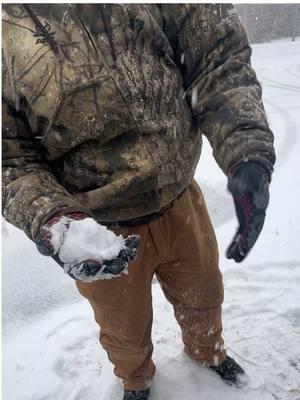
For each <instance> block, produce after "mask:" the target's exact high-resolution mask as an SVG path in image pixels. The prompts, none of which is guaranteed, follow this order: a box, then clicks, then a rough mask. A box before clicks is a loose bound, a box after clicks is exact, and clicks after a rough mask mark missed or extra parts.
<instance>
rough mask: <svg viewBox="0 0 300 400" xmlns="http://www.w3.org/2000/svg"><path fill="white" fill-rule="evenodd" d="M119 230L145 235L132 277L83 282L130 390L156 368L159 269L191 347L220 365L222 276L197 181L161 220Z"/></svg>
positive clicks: (103, 340) (102, 339)
mask: <svg viewBox="0 0 300 400" xmlns="http://www.w3.org/2000/svg"><path fill="white" fill-rule="evenodd" d="M114 231H115V232H116V233H121V234H122V235H124V236H127V235H129V234H137V235H140V236H141V239H142V240H141V244H140V246H139V249H138V254H137V258H136V260H135V261H134V262H132V263H131V264H130V265H129V272H128V275H122V276H121V277H118V278H113V279H111V280H99V281H96V282H93V283H82V282H79V281H78V282H77V287H78V289H79V291H80V293H81V294H82V295H83V296H84V297H85V298H87V299H88V301H89V302H90V304H91V306H92V307H93V310H94V314H95V319H96V322H97V323H98V324H99V326H100V342H101V344H102V346H103V347H104V349H105V350H106V351H107V354H108V357H109V359H110V361H111V362H112V363H113V364H114V366H115V374H116V375H117V376H118V377H120V378H122V380H123V383H124V387H125V389H131V390H139V389H145V388H147V387H149V385H150V382H151V380H152V378H153V376H154V373H155V366H154V363H153V361H152V358H151V356H152V351H153V345H152V341H151V325H152V297H151V284H152V278H153V276H154V274H155V275H156V277H157V279H158V281H159V283H160V285H161V288H162V290H163V292H164V294H165V296H166V298H167V299H168V301H169V302H170V303H171V304H172V305H173V307H174V311H175V317H176V319H177V321H178V323H179V325H180V327H181V330H182V340H183V343H184V346H185V351H186V353H187V354H188V355H189V356H190V357H191V358H192V359H194V360H196V361H199V362H200V363H202V364H204V365H218V364H220V363H221V362H222V361H223V360H224V358H225V356H226V352H225V350H224V348H223V339H222V336H221V332H222V322H221V304H222V302H223V285H222V277H221V273H220V271H219V268H218V249H217V243H216V238H215V234H214V231H213V228H212V225H211V221H210V219H209V216H208V213H207V209H206V205H205V202H204V199H203V195H202V193H201V191H200V188H199V187H198V185H197V183H196V182H195V181H194V182H193V183H192V184H191V185H190V186H189V187H188V189H187V190H186V192H185V193H184V194H183V195H182V196H181V197H180V198H179V199H178V200H177V201H176V202H175V204H174V206H173V207H172V208H171V209H169V210H168V211H166V212H165V213H164V214H163V216H162V217H160V218H159V219H157V220H155V221H153V222H151V223H149V224H145V225H140V226H136V227H130V228H127V227H126V228H118V229H114Z"/></svg>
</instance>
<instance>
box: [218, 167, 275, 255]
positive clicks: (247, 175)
mask: <svg viewBox="0 0 300 400" xmlns="http://www.w3.org/2000/svg"><path fill="white" fill-rule="evenodd" d="M269 183H270V174H269V173H268V171H267V169H266V168H265V167H264V166H263V165H261V164H260V163H258V162H255V161H248V162H242V163H241V164H239V165H238V166H237V167H236V168H234V170H233V171H232V172H231V174H230V176H229V179H228V190H229V191H230V193H231V194H232V197H233V200H234V205H235V210H236V215H237V218H238V221H239V228H238V230H237V232H236V234H235V237H234V239H233V241H232V243H231V244H230V246H229V248H228V250H227V253H226V256H227V258H233V259H234V260H235V261H236V262H241V261H243V260H244V258H245V257H246V256H247V255H248V253H249V251H250V250H251V249H252V247H253V246H254V244H255V242H256V240H257V239H258V236H259V234H260V232H261V230H262V228H263V225H264V222H265V216H266V209H267V207H268V204H269Z"/></svg>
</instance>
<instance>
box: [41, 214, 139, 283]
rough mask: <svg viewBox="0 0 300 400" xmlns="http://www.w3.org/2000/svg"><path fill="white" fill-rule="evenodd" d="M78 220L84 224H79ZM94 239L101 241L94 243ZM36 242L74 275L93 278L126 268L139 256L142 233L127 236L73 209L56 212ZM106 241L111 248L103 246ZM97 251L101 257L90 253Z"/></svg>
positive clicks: (114, 273) (108, 276) (122, 271)
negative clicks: (138, 248)
mask: <svg viewBox="0 0 300 400" xmlns="http://www.w3.org/2000/svg"><path fill="white" fill-rule="evenodd" d="M76 221H82V222H83V224H80V225H78V224H77V226H75V225H76V224H74V222H76ZM79 230H80V232H79ZM78 232H79V236H78ZM100 236H103V238H101V237H100ZM94 240H98V242H97V243H95V245H94V246H93V241H94ZM99 240H100V242H99ZM35 243H36V246H37V248H38V250H39V252H40V253H41V254H43V255H47V256H52V258H53V259H54V260H55V261H56V262H57V263H58V264H59V265H60V266H62V267H63V268H64V270H65V271H66V272H67V273H68V274H69V275H70V276H71V277H72V278H73V279H78V280H81V281H83V282H92V281H94V280H98V279H106V278H112V277H116V276H119V275H120V274H121V273H124V272H126V270H127V267H128V264H129V263H130V262H131V261H133V260H134V258H135V256H136V251H137V247H138V245H139V243H140V237H139V236H137V235H132V236H128V237H127V238H126V239H124V240H123V238H122V237H117V236H116V235H115V234H114V233H113V232H112V231H109V230H108V229H106V228H105V227H104V226H102V225H100V224H97V223H96V221H95V220H93V219H92V218H91V217H90V216H89V215H87V214H84V213H82V212H73V213H69V214H66V215H64V214H62V213H58V214H56V215H54V216H53V217H52V218H51V219H50V220H48V221H47V223H46V224H45V225H43V226H42V227H41V229H40V234H39V237H38V238H37V240H36V241H35ZM120 243H121V247H122V248H121V249H120ZM105 245H107V246H108V247H109V248H103V246H105ZM95 249H96V250H95ZM98 249H99V252H98ZM116 249H119V252H118V254H114V253H115V252H116ZM94 253H97V257H89V255H90V254H94ZM98 253H99V254H98Z"/></svg>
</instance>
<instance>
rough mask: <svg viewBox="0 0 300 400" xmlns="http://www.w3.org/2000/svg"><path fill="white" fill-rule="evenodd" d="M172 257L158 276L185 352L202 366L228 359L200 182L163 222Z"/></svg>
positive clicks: (220, 286)
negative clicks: (172, 309) (173, 314)
mask: <svg viewBox="0 0 300 400" xmlns="http://www.w3.org/2000/svg"><path fill="white" fill-rule="evenodd" d="M160 224H161V231H162V232H163V233H162V235H163V236H165V237H166V238H167V241H168V254H169V257H170V259H169V260H166V262H165V263H163V264H160V265H159V266H158V268H157V269H156V275H157V278H158V280H159V282H160V285H161V287H162V289H163V291H164V293H165V296H166V298H167V299H168V300H169V301H170V302H171V304H172V305H173V307H174V311H175V317H176V319H177V321H178V323H179V325H180V327H181V330H182V339H183V342H184V345H185V351H186V353H187V354H188V355H189V356H190V357H191V358H192V359H194V360H196V361H200V362H201V363H203V364H204V365H218V364H220V363H221V362H222V361H223V360H224V359H225V357H226V352H225V350H224V347H223V343H224V342H223V338H222V321H221V305H222V302H223V284H222V276H221V273H220V270H219V267H218V247H217V242H216V237H215V234H214V230H213V227H212V224H211V221H210V218H209V216H208V212H207V209H206V205H205V201H204V198H203V195H202V193H201V190H200V188H199V187H198V185H197V183H196V182H193V183H192V185H191V186H190V187H189V188H188V190H187V191H186V193H185V194H184V195H183V196H182V197H181V198H180V199H178V201H177V202H176V203H175V205H174V207H173V208H172V209H171V210H169V211H168V212H167V213H166V214H165V215H164V216H163V217H162V218H161V220H160Z"/></svg>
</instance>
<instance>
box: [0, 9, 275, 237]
mask: <svg viewBox="0 0 300 400" xmlns="http://www.w3.org/2000/svg"><path fill="white" fill-rule="evenodd" d="M30 10H31V12H29V11H28V9H27V8H26V7H24V6H23V5H18V4H6V5H3V13H2V17H3V32H2V42H3V43H2V44H3V66H2V70H3V112H2V114H3V134H2V136H3V215H4V217H5V218H6V219H7V220H8V221H9V222H11V223H12V224H14V225H15V226H17V227H19V228H21V229H23V230H24V231H25V232H26V234H27V235H28V236H29V237H30V238H32V239H34V238H35V237H36V236H37V234H38V232H39V228H40V226H41V224H42V223H44V221H45V220H47V219H48V218H49V216H51V215H53V214H54V213H55V212H57V211H58V210H78V209H79V210H85V211H86V212H89V213H92V215H94V216H95V218H96V219H97V220H98V221H99V222H102V223H109V222H116V221H129V220H132V219H135V218H138V217H141V216H145V215H148V214H151V213H154V212H158V211H159V210H161V209H162V208H163V207H165V206H167V205H168V204H169V203H170V202H171V201H173V200H174V199H175V198H176V197H177V196H178V195H179V194H180V193H181V192H182V191H183V190H184V189H185V188H186V187H187V186H188V184H189V183H190V182H191V180H192V178H193V176H194V172H195V169H196V166H197V163H198V161H199V157H200V153H201V145H202V134H204V135H206V136H207V138H208V140H209V141H210V143H211V145H212V148H213V153H214V157H215V159H216V161H217V162H218V164H219V165H220V167H221V168H222V170H223V171H224V173H225V174H228V171H229V169H230V167H231V165H233V164H235V163H238V162H241V161H242V160H243V159H245V158H247V159H249V158H251V159H257V160H259V161H260V162H261V163H263V164H264V165H265V166H266V167H267V168H268V169H269V170H270V171H271V170H272V165H273V163H274V161H275V155H274V148H273V135H272V132H271V131H270V129H269V127H268V123H267V120H266V116H265V112H264V108H263V104H262V102H261V87H260V84H259V83H258V81H257V79H256V76H255V72H254V71H253V69H252V68H251V65H250V55H251V49H250V47H249V43H248V39H247V36H246V34H245V31H244V29H243V27H242V25H241V23H240V22H239V19H238V17H237V15H236V13H235V11H234V9H233V7H232V6H231V5H228V4H222V5H220V4H194V5H190V4H177V5H172V4H162V5H155V4H32V5H30ZM32 14H33V16H32ZM204 173H205V171H203V174H204Z"/></svg>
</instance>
